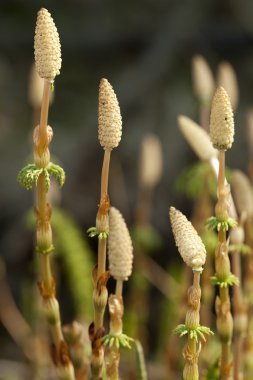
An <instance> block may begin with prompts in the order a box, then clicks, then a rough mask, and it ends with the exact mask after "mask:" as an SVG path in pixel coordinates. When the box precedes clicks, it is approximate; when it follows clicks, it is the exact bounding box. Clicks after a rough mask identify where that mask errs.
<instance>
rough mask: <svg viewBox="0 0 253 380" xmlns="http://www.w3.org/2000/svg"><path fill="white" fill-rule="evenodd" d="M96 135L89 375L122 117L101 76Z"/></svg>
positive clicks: (96, 373)
mask: <svg viewBox="0 0 253 380" xmlns="http://www.w3.org/2000/svg"><path fill="white" fill-rule="evenodd" d="M98 113H99V115H98V138H99V142H100V145H101V146H102V147H103V148H104V161H103V167H102V174H101V193H100V204H99V208H98V213H97V217H96V227H91V228H89V229H88V231H87V232H88V233H89V236H90V237H93V236H98V264H97V266H96V267H95V269H94V270H93V282H94V292H93V305H94V322H93V323H92V324H91V325H90V328H89V334H90V340H91V345H92V358H91V372H92V379H94V380H95V379H100V378H101V376H102V370H103V364H104V347H103V345H102V337H103V335H104V328H103V320H104V312H105V307H106V304H107V298H108V292H107V288H106V283H107V280H108V278H109V276H110V275H109V272H106V242H107V237H108V234H109V217H108V211H109V208H110V200H109V195H108V179H109V165H110V156H111V151H112V149H114V148H116V147H117V146H118V145H119V142H120V140H121V134H122V120H121V114H120V108H119V104H118V100H117V97H116V95H115V93H114V91H113V88H112V86H111V85H110V83H109V82H108V81H107V80H106V79H102V80H101V82H100V86H99V110H98Z"/></svg>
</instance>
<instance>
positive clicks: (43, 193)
mask: <svg viewBox="0 0 253 380" xmlns="http://www.w3.org/2000/svg"><path fill="white" fill-rule="evenodd" d="M34 49H35V64H36V70H37V72H38V74H39V75H40V77H41V78H43V79H44V90H43V97H42V103H41V114H40V123H39V125H37V126H36V127H35V129H34V131H33V143H34V151H33V155H34V163H33V164H29V165H28V166H26V167H25V168H24V169H22V170H21V171H20V172H19V175H18V180H19V182H20V184H21V185H22V186H24V187H25V188H26V189H27V190H29V189H31V188H32V187H33V186H35V187H36V195H37V202H36V207H35V214H36V218H37V221H36V251H37V252H38V254H39V257H40V266H41V273H42V281H41V282H40V283H39V289H40V293H41V296H42V299H43V306H44V309H45V314H46V317H47V320H48V323H49V325H50V329H51V333H52V339H53V344H52V347H51V356H52V360H53V363H54V365H55V368H56V372H57V374H58V377H59V379H62V380H63V379H65V380H66V379H69V380H73V379H74V378H75V375H74V370H73V366H72V363H71V361H70V359H69V355H68V347H67V344H66V342H65V341H64V338H63V333H62V329H61V319H60V311H59V304H58V301H57V299H56V297H55V289H56V284H55V280H54V278H53V276H52V273H51V264H50V253H52V252H53V251H54V246H53V241H52V228H51V222H50V220H51V214H52V208H51V206H50V204H49V203H48V199H47V192H48V190H49V187H50V176H51V175H55V176H56V178H57V179H58V180H59V182H60V185H63V183H64V181H65V173H64V171H63V169H61V168H60V167H59V166H57V165H55V164H53V163H51V162H50V152H49V149H48V147H49V144H50V142H51V140H52V137H53V130H52V128H51V127H50V126H48V125H47V122H48V109H49V98H50V92H51V88H52V85H53V83H54V79H55V76H56V75H58V74H59V73H60V68H61V45H60V40H59V35H58V32H57V29H56V26H55V24H54V21H53V19H52V17H51V15H50V13H49V12H48V11H47V10H46V9H44V8H42V9H41V10H40V11H39V12H38V17H37V23H36V30H35V38H34Z"/></svg>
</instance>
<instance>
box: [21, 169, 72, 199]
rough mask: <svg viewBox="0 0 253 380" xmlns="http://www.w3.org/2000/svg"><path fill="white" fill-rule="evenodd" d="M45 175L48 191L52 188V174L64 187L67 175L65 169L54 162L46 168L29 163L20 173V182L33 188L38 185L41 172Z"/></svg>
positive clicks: (27, 188) (28, 188)
mask: <svg viewBox="0 0 253 380" xmlns="http://www.w3.org/2000/svg"><path fill="white" fill-rule="evenodd" d="M42 173H43V174H44V175H45V183H46V191H47V192H48V190H49V188H50V176H52V175H54V176H55V178H56V179H57V180H58V182H59V184H60V186H61V187H62V186H63V184H64V182H65V179H66V176H65V172H64V170H63V169H62V168H61V167H60V166H59V165H55V164H53V163H52V162H50V163H49V165H48V166H47V167H46V168H39V167H38V166H37V165H36V164H28V165H26V166H25V167H24V168H23V169H21V170H20V172H19V173H18V177H17V179H18V182H19V184H20V185H21V186H22V187H24V188H25V189H26V190H31V189H32V188H33V186H37V184H38V179H39V176H40V175H41V174H42Z"/></svg>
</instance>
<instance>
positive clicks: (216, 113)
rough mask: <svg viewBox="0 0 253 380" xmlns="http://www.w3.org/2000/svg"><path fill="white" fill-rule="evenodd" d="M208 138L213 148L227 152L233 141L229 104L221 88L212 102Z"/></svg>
mask: <svg viewBox="0 0 253 380" xmlns="http://www.w3.org/2000/svg"><path fill="white" fill-rule="evenodd" d="M210 138H211V141H212V143H213V146H214V148H216V149H218V150H227V149H229V148H231V146H232V143H233V141H234V117H233V111H232V107H231V103H230V100H229V97H228V94H227V93H226V90H225V89H224V88H223V87H218V88H217V90H216V92H215V94H214V97H213V102H212V109H211V117H210Z"/></svg>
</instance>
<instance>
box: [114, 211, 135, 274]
mask: <svg viewBox="0 0 253 380" xmlns="http://www.w3.org/2000/svg"><path fill="white" fill-rule="evenodd" d="M108 258H109V270H110V274H111V275H112V276H113V277H114V278H115V280H123V281H126V280H127V279H128V277H129V276H130V275H131V273H132V266H133V245H132V240H131V237H130V234H129V231H128V228H127V225H126V222H125V220H124V218H123V216H122V214H121V213H120V211H119V210H118V209H116V208H115V207H111V208H110V212H109V237H108Z"/></svg>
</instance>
